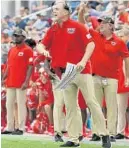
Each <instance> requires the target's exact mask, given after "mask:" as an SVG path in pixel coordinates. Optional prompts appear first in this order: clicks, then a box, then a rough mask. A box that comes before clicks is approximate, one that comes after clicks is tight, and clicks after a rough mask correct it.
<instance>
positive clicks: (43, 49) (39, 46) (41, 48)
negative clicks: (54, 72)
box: [36, 43, 51, 58]
mask: <svg viewBox="0 0 129 148" xmlns="http://www.w3.org/2000/svg"><path fill="white" fill-rule="evenodd" d="M36 50H37V52H39V53H40V54H43V55H44V56H45V57H48V58H51V56H50V53H49V51H47V50H46V47H45V46H44V45H43V44H41V43H39V44H37V46H36Z"/></svg>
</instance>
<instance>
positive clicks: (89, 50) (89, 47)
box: [77, 42, 95, 71]
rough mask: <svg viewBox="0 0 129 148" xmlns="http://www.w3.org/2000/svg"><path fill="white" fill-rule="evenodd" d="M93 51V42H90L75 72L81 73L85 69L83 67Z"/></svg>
mask: <svg viewBox="0 0 129 148" xmlns="http://www.w3.org/2000/svg"><path fill="white" fill-rule="evenodd" d="M94 49H95V44H94V42H90V43H88V44H87V46H86V48H85V53H84V56H83V58H82V60H81V61H80V62H79V63H78V64H77V70H78V71H82V70H83V69H84V68H85V66H86V64H87V62H88V60H89V59H90V57H91V55H92V53H93V51H94Z"/></svg>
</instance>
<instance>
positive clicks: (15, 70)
mask: <svg viewBox="0 0 129 148" xmlns="http://www.w3.org/2000/svg"><path fill="white" fill-rule="evenodd" d="M13 37H14V41H15V43H16V46H14V47H12V48H11V49H10V51H9V53H8V62H7V68H6V71H5V74H4V76H3V80H2V81H4V80H5V78H7V80H6V87H7V102H6V107H7V129H6V131H4V132H3V133H2V134H16V135H17V134H18V135H22V134H23V132H24V130H25V121H26V88H27V87H28V83H29V78H30V75H31V71H32V58H33V52H32V49H31V48H30V47H29V46H27V45H26V44H25V43H24V40H25V38H26V32H25V31H24V30H22V29H16V30H15V31H14V33H13ZM15 101H16V102H17V105H18V124H19V129H17V130H16V131H14V114H13V113H14V104H15Z"/></svg>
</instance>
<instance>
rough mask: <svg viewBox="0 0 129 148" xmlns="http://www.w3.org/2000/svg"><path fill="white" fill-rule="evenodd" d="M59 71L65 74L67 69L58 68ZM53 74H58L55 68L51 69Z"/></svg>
mask: <svg viewBox="0 0 129 148" xmlns="http://www.w3.org/2000/svg"><path fill="white" fill-rule="evenodd" d="M57 69H59V70H60V72H61V73H65V70H66V68H63V67H58V68H57ZM51 72H52V73H56V72H55V70H54V69H53V68H51Z"/></svg>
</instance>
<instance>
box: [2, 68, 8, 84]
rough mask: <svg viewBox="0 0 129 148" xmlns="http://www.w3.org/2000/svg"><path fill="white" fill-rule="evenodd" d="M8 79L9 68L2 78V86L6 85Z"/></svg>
mask: <svg viewBox="0 0 129 148" xmlns="http://www.w3.org/2000/svg"><path fill="white" fill-rule="evenodd" d="M7 77H8V66H7V67H6V69H5V72H4V74H3V76H2V80H1V84H2V86H3V85H4V83H5V80H6V78H7Z"/></svg>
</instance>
